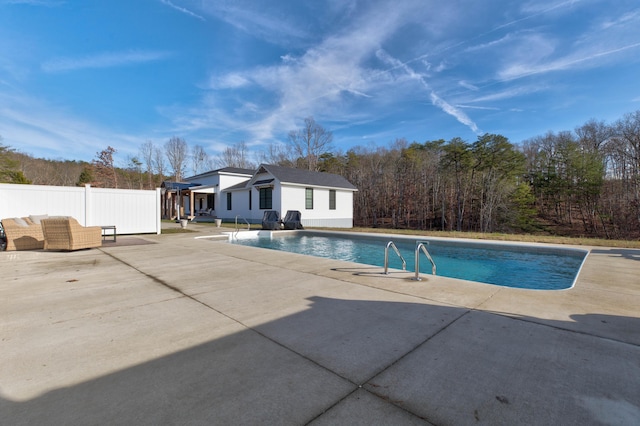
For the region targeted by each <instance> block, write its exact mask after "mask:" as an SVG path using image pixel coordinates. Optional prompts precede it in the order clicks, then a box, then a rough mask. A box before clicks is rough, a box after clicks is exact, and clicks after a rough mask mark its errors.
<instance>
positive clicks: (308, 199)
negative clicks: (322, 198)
mask: <svg viewBox="0 0 640 426" xmlns="http://www.w3.org/2000/svg"><path fill="white" fill-rule="evenodd" d="M304 208H305V209H306V210H313V188H305V189H304Z"/></svg>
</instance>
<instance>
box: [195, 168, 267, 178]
mask: <svg viewBox="0 0 640 426" xmlns="http://www.w3.org/2000/svg"><path fill="white" fill-rule="evenodd" d="M255 172H256V171H255V170H251V169H241V168H240V167H223V168H221V169H215V170H209V171H208V172H204V173H200V174H198V175H194V176H189V177H188V178H187V180H194V179H198V178H202V177H205V176H211V175H217V174H221V173H225V174H232V175H246V176H252V175H253V174H254V173H255Z"/></svg>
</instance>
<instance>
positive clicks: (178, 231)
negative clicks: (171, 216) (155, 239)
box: [162, 228, 196, 235]
mask: <svg viewBox="0 0 640 426" xmlns="http://www.w3.org/2000/svg"><path fill="white" fill-rule="evenodd" d="M189 232H196V231H193V230H191V229H182V228H163V229H162V234H163V235H164V234H188V233H189Z"/></svg>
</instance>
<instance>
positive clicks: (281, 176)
mask: <svg viewBox="0 0 640 426" xmlns="http://www.w3.org/2000/svg"><path fill="white" fill-rule="evenodd" d="M187 181H188V182H182V183H180V184H179V185H175V182H165V183H163V188H164V189H165V193H166V194H165V193H163V203H164V204H163V210H162V211H163V217H171V218H174V217H176V216H177V213H180V214H181V216H183V217H185V216H186V217H189V218H198V217H202V218H205V217H211V216H213V217H216V218H219V219H222V220H224V221H235V220H236V219H238V220H239V221H241V222H244V221H247V222H249V223H260V222H261V221H262V217H263V215H264V212H265V211H267V210H276V211H278V212H279V213H280V216H281V217H284V215H285V214H286V212H287V211H288V210H298V211H300V212H301V213H302V225H303V226H305V227H333V228H351V227H352V226H353V193H354V192H355V191H357V188H356V187H355V186H353V185H352V184H351V183H349V181H347V180H346V179H345V178H343V177H342V176H340V175H336V174H331V173H323V172H311V171H307V170H301V169H293V168H289V167H281V166H274V165H269V164H262V165H260V166H259V167H258V169H257V170H247V169H238V168H233V167H225V168H222V169H218V170H212V171H210V172H206V173H202V174H199V175H196V176H191V177H189V178H187ZM165 184H166V185H165ZM165 195H166V196H165ZM168 200H169V201H168ZM177 201H179V202H177ZM177 205H180V206H183V209H184V210H183V211H181V209H180V208H178V207H177ZM190 206H194V209H191V208H190ZM165 213H167V214H165ZM199 215H200V216H199Z"/></svg>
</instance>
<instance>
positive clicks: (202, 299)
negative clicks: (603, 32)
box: [0, 224, 640, 425]
mask: <svg viewBox="0 0 640 426" xmlns="http://www.w3.org/2000/svg"><path fill="white" fill-rule="evenodd" d="M165 226H170V227H173V226H175V227H177V226H178V225H175V224H167V225H165ZM188 229H194V230H196V231H197V232H194V233H188V234H174V235H159V236H157V235H149V236H146V235H145V236H142V237H135V238H132V237H118V243H119V245H118V246H115V245H113V246H110V245H109V243H105V244H104V246H103V248H101V249H91V250H84V251H77V252H70V253H59V252H45V251H28V252H0V265H1V274H2V278H1V279H0V320H1V322H0V339H1V345H0V360H1V362H0V424H3V425H4V424H6V425H23V424H24V425H27V424H28V425H33V424H40V425H42V424H51V425H54V424H55V425H60V424H66V425H80V424H82V425H86V424H127V425H130V424H143V425H145V424H146V425H158V424H180V425H183V424H221V425H222V424H224V425H228V424H283V425H287V424H290V425H301V424H313V425H329V424H331V425H334V424H348V425H357V424H361V425H375V424H379V425H390V424H393V425H400V424H434V425H478V424H486V425H496V424H503V425H514V424H527V425H550V424H581V425H589V424H611V425H613V424H615V425H625V424H628V425H632V424H633V425H637V424H638V421H639V419H640V308H639V307H640V250H624V249H614V248H611V249H609V248H593V250H592V251H591V254H590V255H589V257H588V259H587V261H586V263H585V265H584V268H583V270H582V273H581V275H580V277H579V279H578V282H577V285H576V287H575V288H573V289H571V290H565V291H531V290H519V289H511V288H504V287H498V286H493V285H487V284H478V283H473V282H465V281H460V280H453V279H448V278H444V277H431V276H426V275H425V276H423V277H424V279H423V281H420V282H417V281H413V280H411V277H412V274H410V273H402V272H394V273H392V274H390V275H388V276H385V275H382V274H381V272H382V268H376V267H372V266H366V265H360V264H354V263H347V262H340V261H334V260H327V259H320V258H314V257H307V256H302V255H297V254H288V253H282V252H275V251H268V250H263V249H255V248H250V247H244V246H234V245H231V244H228V243H225V242H223V241H214V240H210V239H195V238H194V237H197V236H205V235H213V234H216V233H219V232H220V230H218V229H216V228H214V227H211V226H207V225H197V224H189V226H188ZM128 238H129V240H130V242H131V245H127V244H126V241H127V239H128ZM147 242H148V243H150V244H146V243H147ZM135 243H138V244H135ZM140 243H143V244H140Z"/></svg>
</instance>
